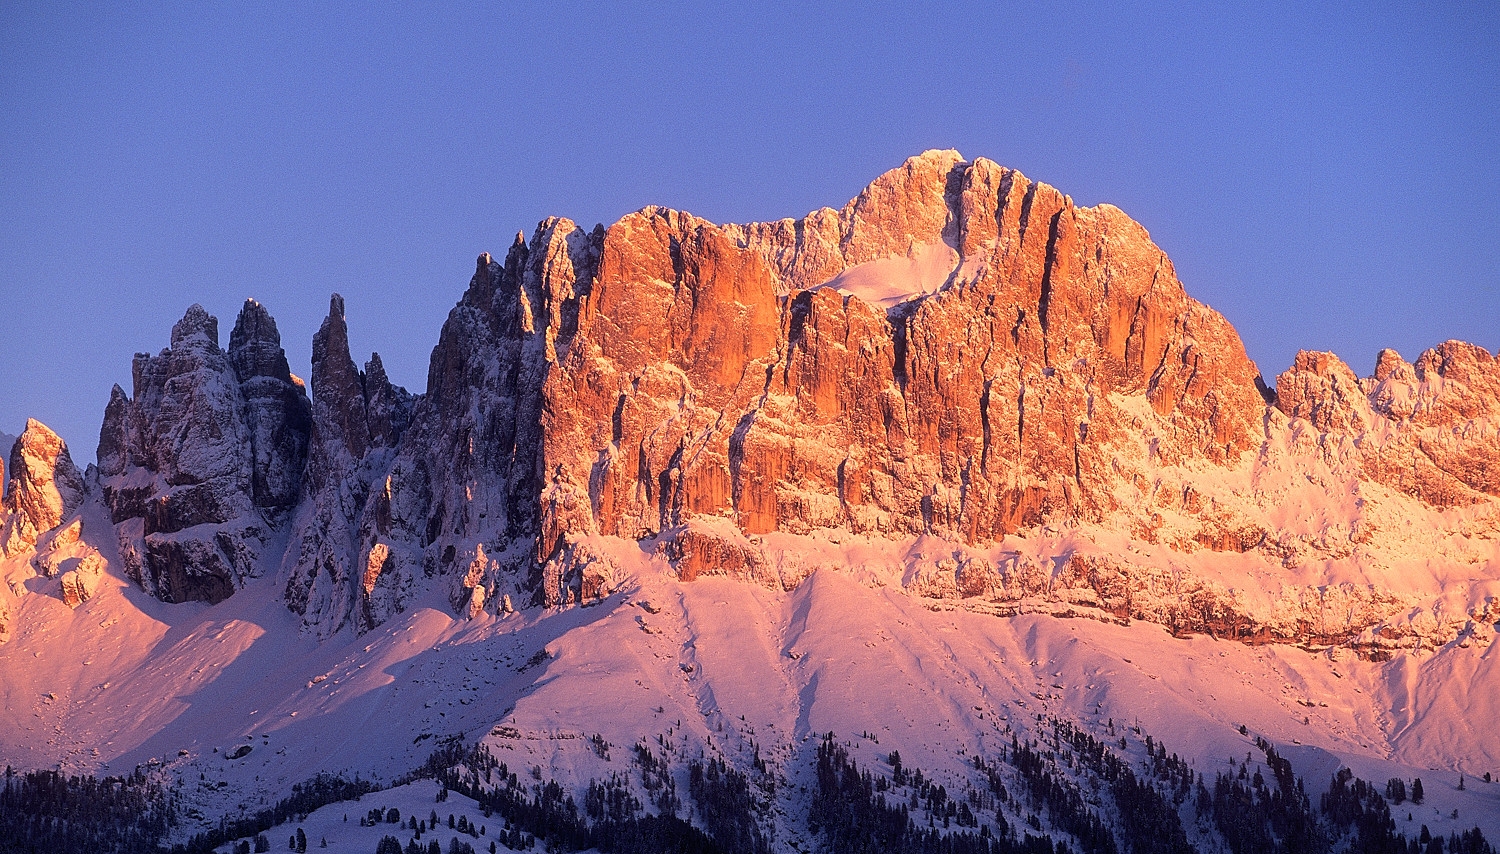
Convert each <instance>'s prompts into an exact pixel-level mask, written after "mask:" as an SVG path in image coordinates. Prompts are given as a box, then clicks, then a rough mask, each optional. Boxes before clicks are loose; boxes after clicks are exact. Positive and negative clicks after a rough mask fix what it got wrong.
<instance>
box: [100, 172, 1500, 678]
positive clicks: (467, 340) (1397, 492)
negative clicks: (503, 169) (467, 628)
mask: <svg viewBox="0 0 1500 854" xmlns="http://www.w3.org/2000/svg"><path fill="white" fill-rule="evenodd" d="M215 330H216V326H215V323H214V321H213V319H212V318H211V317H208V315H207V314H206V313H205V312H203V311H202V310H201V309H199V308H197V307H194V308H193V309H191V310H189V312H188V315H187V316H186V317H184V319H183V321H182V322H181V323H179V324H178V327H177V328H176V329H174V331H173V341H172V347H171V348H170V349H168V350H165V351H163V352H162V353H161V354H160V355H158V356H155V357H150V356H145V355H142V356H138V357H137V360H136V371H135V373H136V380H135V392H134V395H133V396H131V397H127V396H126V395H125V394H124V392H123V391H121V390H119V389H116V390H115V393H114V395H113V397H112V399H111V401H110V405H109V409H108V410H107V412H106V419H105V426H104V429H103V430H102V431H101V438H100V450H99V460H100V484H101V487H102V494H103V497H104V500H105V502H106V503H107V505H108V506H109V508H110V511H111V513H112V516H113V518H114V520H115V522H116V523H118V524H119V526H120V532H121V548H122V551H123V552H124V555H125V561H126V563H127V565H128V566H129V568H130V570H131V572H132V573H133V575H134V576H135V577H136V578H137V579H138V580H139V581H140V583H141V584H142V585H143V586H144V587H146V588H147V589H148V590H151V591H152V592H154V593H156V594H157V595H158V596H161V597H162V598H165V599H168V600H171V601H181V600H183V599H193V598H198V599H207V600H209V601H217V600H218V599H221V598H223V597H224V596H227V595H229V593H230V592H232V591H233V590H234V589H235V588H236V586H237V585H238V584H240V583H241V582H242V581H243V579H244V578H246V577H248V576H250V575H253V574H254V573H255V572H258V571H260V570H259V566H260V565H261V562H260V561H259V557H260V555H261V552H262V551H263V550H264V549H265V548H266V547H267V544H268V543H269V542H271V539H270V538H269V537H268V536H267V534H266V531H267V530H268V529H269V528H272V527H275V526H279V525H282V524H283V523H284V522H286V520H288V519H289V520H290V522H289V523H287V529H288V530H289V532H290V535H289V537H288V545H287V548H286V551H285V553H284V554H282V555H281V556H280V559H281V579H280V580H281V583H282V592H283V596H284V599H285V601H286V603H287V605H288V607H290V608H291V609H292V610H293V611H294V612H296V613H297V614H299V615H300V616H301V619H302V622H303V625H304V627H305V628H306V629H307V630H309V631H312V632H314V633H317V634H319V635H322V636H326V635H329V634H332V633H334V632H337V631H340V630H342V629H344V628H352V629H353V630H355V631H365V630H368V629H369V628H372V627H374V626H376V625H379V624H380V623H381V622H383V621H384V620H386V619H388V618H389V617H390V616H391V615H392V614H393V613H395V612H397V611H399V610H402V609H404V608H405V607H407V606H408V604H409V603H410V602H411V601H412V599H413V597H414V596H416V595H417V594H419V593H420V592H422V591H423V590H426V589H431V588H436V589H438V590H440V591H441V592H442V593H443V594H444V595H445V596H446V598H447V599H448V601H449V603H450V604H451V605H452V607H453V608H454V609H455V611H457V612H461V613H467V614H469V615H471V616H475V615H478V614H480V613H482V612H484V611H487V610H488V611H492V612H498V611H503V610H505V609H506V606H505V605H504V604H503V603H507V602H510V603H526V602H531V603H537V604H548V605H556V604H563V603H568V602H581V601H588V600H590V599H593V598H595V597H598V596H600V595H604V594H606V593H608V592H610V591H611V590H613V589H614V588H615V586H616V585H617V584H618V583H619V581H618V579H617V578H616V575H615V572H614V569H613V567H612V564H611V561H610V559H609V558H608V552H609V549H608V548H602V547H601V545H600V544H601V542H602V540H601V538H623V539H625V540H628V541H635V542H637V543H638V544H639V546H640V548H642V549H645V550H647V551H649V552H651V553H654V554H658V555H660V556H661V557H662V558H663V559H664V560H665V561H666V562H667V564H668V565H669V566H671V567H672V568H673V570H674V571H675V572H677V573H678V575H679V576H680V577H682V578H687V579H690V578H693V577H696V576H697V575H700V574H705V573H720V574H728V575H734V576H737V577H743V578H746V579H749V580H754V581H756V582H758V583H763V584H769V585H772V586H780V587H790V586H795V585H796V584H798V583H799V582H800V581H801V580H802V579H803V578H805V577H806V576H807V574H808V573H810V572H812V571H815V570H816V569H818V568H819V567H825V566H827V567H844V568H850V567H853V566H854V562H855V560H856V559H855V558H852V557H850V554H852V553H851V552H847V551H840V549H844V548H846V547H847V548H852V546H849V545H848V544H849V543H853V542H856V541H857V542H858V543H861V544H863V545H860V546H859V548H860V549H863V550H864V551H862V552H861V554H879V555H885V557H881V558H879V559H878V560H876V562H877V563H878V562H879V561H884V560H889V561H891V562H892V563H891V566H892V567H893V568H892V570H891V571H892V572H893V573H894V575H893V576H891V577H894V578H899V583H900V584H901V585H903V586H904V587H906V588H907V589H908V590H909V591H911V592H912V593H914V594H918V595H921V596H924V597H928V598H929V599H931V600H932V602H933V603H934V607H965V608H972V609H979V610H986V611H991V612H994V613H1001V614H1003V613H1016V612H1019V611H1027V610H1032V611H1046V612H1052V613H1069V614H1081V615H1085V616H1093V617H1096V618H1099V619H1112V620H1131V619H1145V620H1151V621H1154V622H1159V623H1162V624H1163V625H1166V626H1168V627H1169V628H1171V629H1172V630H1173V631H1176V632H1181V633H1191V632H1211V633H1214V634H1216V635H1221V636H1226V637H1231V638H1235V639H1239V640H1242V641H1247V642H1260V641H1271V640H1275V641H1294V642H1299V643H1303V644H1308V645H1312V644H1332V643H1338V644H1346V645H1349V646H1351V647H1353V648H1356V649H1359V650H1361V651H1364V652H1366V653H1368V654H1377V655H1378V654H1384V652H1387V651H1389V650H1390V649H1391V648H1393V647H1394V646H1399V645H1403V644H1414V645H1422V644H1427V645H1431V644H1434V643H1446V642H1449V641H1451V640H1454V639H1455V638H1457V637H1459V636H1460V635H1462V636H1463V637H1475V638H1478V637H1481V636H1484V637H1488V636H1489V635H1487V634H1485V633H1486V632H1489V633H1490V634H1492V629H1491V627H1492V617H1493V616H1495V615H1497V614H1500V605H1497V604H1496V603H1495V602H1494V597H1493V595H1492V592H1491V591H1493V590H1495V589H1500V588H1497V587H1496V585H1497V584H1500V578H1497V576H1500V501H1497V496H1500V491H1497V490H1500V479H1497V478H1500V456H1497V455H1500V450H1497V448H1500V440H1497V430H1500V372H1497V368H1496V365H1497V364H1500V363H1497V362H1496V360H1495V358H1494V357H1493V356H1492V355H1491V354H1490V353H1488V352H1487V351H1485V350H1483V349H1482V348H1479V347H1475V346H1472V345H1467V344H1461V343H1458V342H1449V343H1448V344H1444V345H1442V346H1440V347H1437V348H1435V349H1433V350H1431V351H1429V352H1427V353H1425V354H1423V355H1422V356H1421V357H1420V358H1419V359H1418V360H1417V362H1416V363H1414V364H1409V363H1407V362H1405V361H1403V360H1402V359H1401V358H1400V357H1399V356H1397V355H1396V354H1395V353H1393V352H1390V351H1387V352H1385V353H1382V354H1381V355H1380V357H1379V359H1378V364H1377V367H1376V371H1375V374H1374V376H1372V377H1369V378H1364V379H1361V378H1358V377H1356V376H1355V375H1354V373H1353V372H1352V371H1351V370H1350V369H1349V368H1348V367H1347V366H1346V365H1345V364H1344V363H1343V362H1342V361H1340V360H1339V359H1338V358H1337V357H1335V356H1333V355H1332V354H1313V353H1303V354H1301V355H1299V356H1298V358H1297V360H1296V363H1295V364H1294V365H1293V366H1292V368H1291V369H1289V370H1288V371H1287V372H1286V373H1284V374H1282V376H1281V377H1280V378H1279V379H1278V380H1277V383H1276V387H1275V389H1272V388H1270V387H1268V386H1267V384H1266V383H1264V382H1263V381H1262V379H1261V377H1260V374H1259V371H1258V370H1257V368H1256V366H1255V365H1254V364H1253V363H1252V362H1251V361H1250V360H1249V359H1248V358H1247V356H1246V354H1245V350H1244V347H1243V346H1242V344H1241V342H1240V339H1239V337H1238V335H1237V334H1236V332H1235V331H1234V329H1233V328H1232V327H1231V325H1230V324H1229V323H1228V321H1226V320H1225V319H1224V318H1223V317H1222V316H1221V315H1219V314H1218V313H1217V312H1215V311H1213V310H1212V309H1210V308H1208V307H1206V306H1204V305H1202V304H1200V303H1198V302H1196V301H1195V300H1193V299H1192V298H1191V297H1190V296H1188V294H1187V293H1186V292H1185V290H1184V288H1183V286H1182V284H1181V283H1180V282H1179V281H1178V280H1177V278H1176V275H1175V273H1174V271H1173V268H1172V264H1171V262H1170V261H1169V260H1168V259H1167V257H1166V255H1165V254H1164V253H1163V252H1162V251H1161V249H1160V248H1158V247H1157V246H1156V245H1155V244H1154V243H1153V242H1152V241H1151V239H1150V236H1149V235H1148V234H1147V233H1146V231H1145V229H1144V228H1142V227H1141V226H1140V225H1139V224H1137V223H1135V222H1134V221H1132V220H1131V219H1130V218H1129V217H1127V216H1126V215H1125V214H1124V213H1123V212H1121V211H1120V210H1118V209H1117V208H1114V207H1112V206H1109V205H1100V206H1097V207H1092V208H1090V207H1079V206H1077V205H1075V204H1074V203H1073V201H1072V200H1071V199H1070V198H1068V197H1067V196H1066V195H1063V194H1062V193H1060V192H1059V191H1057V190H1055V189H1053V188H1052V187H1049V186H1047V185H1046V184H1042V183H1039V182H1035V181H1032V180H1030V179H1028V178H1027V177H1025V176H1024V175H1022V174H1021V173H1019V172H1016V171H1014V170H1010V169H1006V168H1003V167H1001V166H999V165H997V164H995V163H992V162H990V161H987V160H984V159H978V160H974V161H966V160H964V159H963V158H962V157H960V156H959V155H958V154H957V153H956V152H951V151H933V152H927V153H925V154H923V155H920V156H918V157H914V158H911V159H910V160H908V161H907V162H906V163H905V164H903V165H902V166H901V167H899V168H897V169H894V170H892V171H891V172H888V173H886V174H885V175H883V176H881V177H879V178H878V179H876V180H875V181H874V182H873V183H872V184H870V186H869V187H867V188H866V189H865V190H864V191H863V192H861V193H860V194H859V195H858V196H857V197H856V198H855V199H853V200H852V201H850V202H849V203H848V204H846V205H845V206H844V207H843V208H841V209H838V210H834V209H830V208H825V209H821V210H818V211H814V212H812V213H810V214H808V215H807V216H805V217H803V218H801V219H796V220H792V219H786V220H780V221H777V222H768V223H751V224H746V225H717V224H714V223H711V222H708V221H705V220H702V219H699V218H697V217H694V216H693V215H691V214H687V213H683V212H679V211H673V210H668V209H665V208H657V207H649V208H645V209H642V210H641V211H638V212H636V213H633V214H630V215H628V216H626V217H624V218H622V219H621V220H620V221H618V222H616V223H615V224H613V225H611V226H609V227H608V228H604V227H595V228H594V229H592V230H584V229H581V228H579V227H577V226H576V225H575V224H573V223H571V222H569V221H568V220H565V219H555V218H554V219H548V220H545V221H543V222H542V223H540V224H539V225H538V227H537V229H536V230H535V232H534V233H533V234H532V235H531V236H530V238H529V239H528V238H526V237H525V236H524V235H518V236H517V238H516V241H515V242H514V244H513V245H512V246H511V247H510V249H509V251H508V252H507V253H506V255H505V257H504V259H503V260H497V259H495V258H492V257H491V256H490V255H489V254H487V253H486V254H483V255H481V256H479V259H478V262H477V265H476V269H475V273H474V275H473V277H472V279H471V280H470V282H469V286H468V288H467V290H466V291H465V292H464V294H463V296H462V298H461V299H460V300H459V302H458V304H457V305H456V306H455V307H454V308H453V310H452V311H451V312H450V314H449V316H448V319H447V322H446V323H445V324H444V326H443V329H442V332H441V335H440V337H439V341H438V344H437V346H436V347H435V348H434V350H433V353H432V358H431V363H430V368H429V373H428V380H427V390H426V392H425V393H423V394H421V395H415V396H413V395H410V394H408V393H407V392H406V391H405V390H403V389H400V388H399V387H396V386H394V385H392V384H391V383H390V382H389V380H388V379H387V378H386V377H385V373H384V370H383V369H382V367H381V364H380V361H379V357H378V356H372V358H371V360H370V361H369V362H368V363H366V365H365V368H364V370H363V371H360V370H358V369H357V368H356V366H355V363H354V361H353V359H352V358H351V356H350V353H349V347H348V338H347V330H346V325H345V319H344V305H343V300H342V299H341V298H339V297H338V296H337V295H335V296H334V298H333V301H332V305H331V307H330V312H329V315H328V318H327V319H326V320H325V321H324V323H323V325H322V327H321V328H320V330H319V331H318V333H317V335H316V336H315V338H314V341H313V366H312V398H311V401H310V402H309V401H308V399H307V397H306V395H305V394H303V392H302V389H301V385H300V382H299V381H297V380H295V378H293V377H291V376H290V373H289V371H288V370H287V368H286V363H285V358H284V356H283V355H282V354H281V350H280V344H279V338H278V337H277V335H276V331H275V325H274V322H272V321H271V320H270V317H269V315H266V314H265V312H264V310H263V309H261V308H260V307H259V306H258V305H256V304H255V303H254V302H253V301H252V302H250V303H247V305H246V309H245V311H244V312H242V313H241V316H240V319H239V322H237V323H236V327H235V333H234V335H233V336H232V338H231V342H230V348H229V351H228V353H227V354H226V353H223V352H221V351H219V349H218V346H217V334H216V331H215ZM294 508H295V509H294ZM830 544H842V545H839V546H838V548H834V546H833V545H830ZM830 549H831V551H830ZM268 557H270V558H273V559H274V558H275V557H276V556H275V555H270V556H268ZM859 560H864V561H866V564H869V561H871V560H875V559H874V558H869V559H867V558H860V559H859ZM882 583H883V582H882ZM1455 584H1457V586H1455ZM1460 588H1461V590H1462V592H1454V591H1458V590H1460ZM1464 633H1467V634H1464ZM1485 642H1487V641H1485Z"/></svg>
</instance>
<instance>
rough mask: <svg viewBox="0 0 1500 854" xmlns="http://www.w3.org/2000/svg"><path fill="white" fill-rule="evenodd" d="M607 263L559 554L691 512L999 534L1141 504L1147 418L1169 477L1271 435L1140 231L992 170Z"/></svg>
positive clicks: (560, 455)
mask: <svg viewBox="0 0 1500 854" xmlns="http://www.w3.org/2000/svg"><path fill="white" fill-rule="evenodd" d="M600 256H601V262H600V266H599V272H598V276H597V281H596V283H595V284H594V285H593V286H592V287H591V289H590V291H589V293H588V294H587V296H586V298H585V299H584V300H583V302H582V304H581V305H580V309H579V313H578V318H579V319H578V329H577V331H576V333H575V334H574V336H573V337H572V339H571V345H570V346H569V347H568V349H567V350H566V351H562V350H559V351H558V357H557V358H558V361H557V364H556V367H555V369H553V370H552V371H550V372H549V374H548V376H547V385H546V405H545V407H544V421H543V435H544V437H545V438H544V452H543V453H544V461H543V469H544V471H546V472H547V477H548V483H547V485H546V489H545V490H544V492H543V501H542V504H543V512H542V515H543V518H544V520H548V524H544V526H543V530H542V532H541V541H540V546H541V549H542V551H541V554H542V556H545V554H546V553H547V551H548V550H549V549H551V548H553V546H554V544H555V543H556V542H557V538H558V536H559V535H561V534H562V533H563V532H564V531H572V530H579V529H583V530H589V531H599V532H602V533H605V534H617V535H622V536H628V537H639V536H645V535H651V534H655V533H657V532H660V531H662V530H664V529H667V528H670V527H672V526H674V525H678V524H681V523H683V522H685V521H686V520H687V519H688V518H690V517H692V516H695V515H727V516H729V517H730V518H733V519H734V520H735V521H736V522H737V523H738V524H739V525H740V526H741V527H742V528H743V529H744V530H745V531H747V532H749V533H759V532H767V531H773V530H780V531H791V532H800V531H808V530H812V529H817V528H825V527H845V528H849V529H852V530H855V531H860V532H870V533H882V534H912V533H921V532H927V531H932V532H937V533H942V534H945V535H953V536H958V537H961V538H965V539H971V540H981V541H982V540H990V539H994V538H996V537H999V536H1003V535H1004V534H1006V533H1008V532H1011V531H1014V530H1016V529H1018V528H1019V527H1022V526H1029V525H1035V524H1037V523H1038V522H1040V521H1041V520H1042V519H1044V518H1048V517H1050V516H1055V515H1059V514H1066V515H1071V516H1077V517H1081V518H1084V519H1094V520H1100V519H1104V518H1106V517H1109V516H1112V515H1116V514H1120V513H1122V512H1123V513H1126V514H1129V513H1131V512H1133V508H1132V507H1130V506H1129V505H1128V504H1124V503H1122V502H1121V501H1120V500H1119V499H1118V497H1117V496H1116V494H1115V488H1114V487H1115V485H1116V484H1117V483H1118V482H1119V481H1120V480H1121V479H1122V477H1123V478H1125V479H1127V480H1128V479H1129V478H1131V477H1132V475H1133V474H1134V473H1133V472H1129V471H1125V472H1122V471H1120V470H1119V467H1118V464H1117V463H1118V459H1119V457H1120V456H1121V455H1120V454H1119V453H1118V446H1119V445H1121V444H1131V443H1136V442H1138V439H1137V436H1138V433H1139V431H1136V430H1133V429H1132V428H1131V422H1132V421H1134V420H1137V419H1138V418H1140V417H1142V414H1143V413H1145V417H1147V418H1149V419H1151V420H1152V421H1153V422H1155V423H1156V424H1158V425H1159V427H1160V430H1159V431H1158V432H1159V434H1160V435H1161V437H1162V440H1161V441H1158V442H1157V443H1156V445H1155V447H1154V449H1153V450H1152V453H1153V454H1154V455H1155V456H1157V457H1158V458H1159V459H1160V460H1166V461H1169V462H1175V461H1181V460H1186V459H1198V460H1204V461H1207V462H1211V463H1225V462H1229V461H1232V460H1234V459H1236V458H1237V457H1238V455H1239V454H1241V453H1242V452H1244V451H1246V450H1248V449H1250V448H1252V447H1254V446H1255V445H1256V443H1257V440H1258V432H1259V422H1260V420H1261V418H1262V414H1263V412H1264V401H1263V399H1262V397H1261V394H1260V391H1259V389H1258V375H1257V372H1256V369H1255V366H1254V365H1253V363H1251V362H1250V361H1249V359H1248V358H1247V357H1246V356H1245V352H1244V348H1243V346H1242V345H1241V343H1240V341H1239V338H1238V336H1237V335H1236V334H1235V332H1234V330H1233V329H1232V328H1231V327H1230V326H1229V324H1228V323H1227V322H1226V321H1225V320H1224V319H1223V317H1221V316H1220V315H1218V314H1217V313H1215V312H1213V311H1211V310H1210V309H1207V308H1205V307H1204V306H1202V305H1199V304H1198V303H1196V302H1194V301H1193V300H1192V299H1190V298H1189V297H1188V296H1187V295H1186V294H1185V293H1184V292H1183V289H1182V286H1181V285H1180V284H1179V283H1178V282H1177V280H1176V278H1175V276H1174V275H1173V272H1172V267H1171V264H1170V262H1169V261H1168V260H1167V259H1166V256H1165V255H1164V254H1162V252H1161V251H1160V250H1159V249H1158V248H1157V247H1156V246H1155V245H1154V244H1152V243H1151V241H1150V239H1149V237H1148V236H1147V235H1146V232H1145V230H1144V229H1142V228H1141V227H1140V226H1139V225H1137V224H1136V223H1134V222H1132V221H1131V220H1130V219H1129V218H1128V217H1126V216H1125V215H1124V214H1123V213H1121V212H1120V211H1119V210H1118V209H1115V208H1112V207H1109V206H1107V205H1106V206H1100V207H1098V208H1078V207H1076V206H1075V205H1074V204H1073V203H1072V201H1071V200H1070V199H1068V198H1067V197H1066V196H1063V195H1062V194H1060V193H1058V192H1057V191H1056V190H1053V189H1052V188H1051V187H1048V186H1046V185H1045V184H1039V183H1034V182H1032V181H1029V180H1028V179H1026V178H1025V177H1024V176H1022V175H1021V174H1020V173H1018V172H1015V171H1013V170H1007V169H1004V168H1002V167H999V166H997V165H995V164H993V163H990V162H989V161H985V160H979V161H975V162H973V163H968V162H965V161H963V160H962V159H961V158H959V157H958V155H957V154H956V153H953V152H929V153H928V154H926V155H923V156H921V157H918V158H913V159H912V160H910V161H908V162H907V164H906V165H905V166H903V167H902V168H901V169H898V170H895V171H893V172H891V173H888V174H887V175H885V176H883V177H882V178H880V179H879V180H877V181H876V182H875V183H874V184H872V185H871V186H870V187H869V188H868V189H867V190H866V191H865V192H864V193H862V194H861V195H860V196H859V197H858V198H856V199H855V200H854V201H852V202H850V203H849V205H847V206H845V208H844V209H843V210H841V211H837V212H834V211H829V210H824V211H819V212H816V213H814V214H811V215H809V216H808V217H807V218H805V219H803V220H798V221H790V220H788V221H783V222H780V223H770V224H759V225H751V226H734V227H719V226H715V225H713V224H711V223H707V222H705V221H703V220H699V219H696V218H694V217H692V216H690V215H687V214H681V213H677V212H675V211H667V210H662V209H655V208H648V209H646V210H644V211H642V212H640V213H637V214H632V215H630V216H627V217H625V218H624V219H623V220H621V221H620V222H619V223H616V224H615V225H614V226H612V227H611V228H610V229H609V230H608V231H607V232H606V233H605V234H604V236H603V239H602V241H601V248H600ZM934 257H938V258H942V257H946V258H947V259H948V260H947V262H946V264H947V266H946V267H945V268H942V269H941V273H940V275H938V276H936V277H935V281H936V285H935V286H934V284H933V281H934V277H932V276H928V277H927V280H924V279H923V276H924V275H925V274H924V271H927V270H929V269H930V268H931V267H932V263H933V262H932V258H934ZM893 262H894V263H893ZM903 288H904V289H906V292H905V297H906V298H905V299H904V300H903V299H900V297H901V296H902V289H903ZM893 292H894V293H895V294H896V296H897V298H896V299H895V301H894V303H893V304H892V305H891V306H890V307H889V308H887V307H885V306H884V304H883V303H887V302H892V297H891V294H892V293H893ZM874 296H880V297H881V298H880V299H872V298H871V297H874ZM1131 399H1137V400H1140V401H1141V402H1142V403H1143V404H1145V407H1144V408H1141V407H1134V406H1133V405H1131V404H1130V403H1129V401H1130V400H1131Z"/></svg>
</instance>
